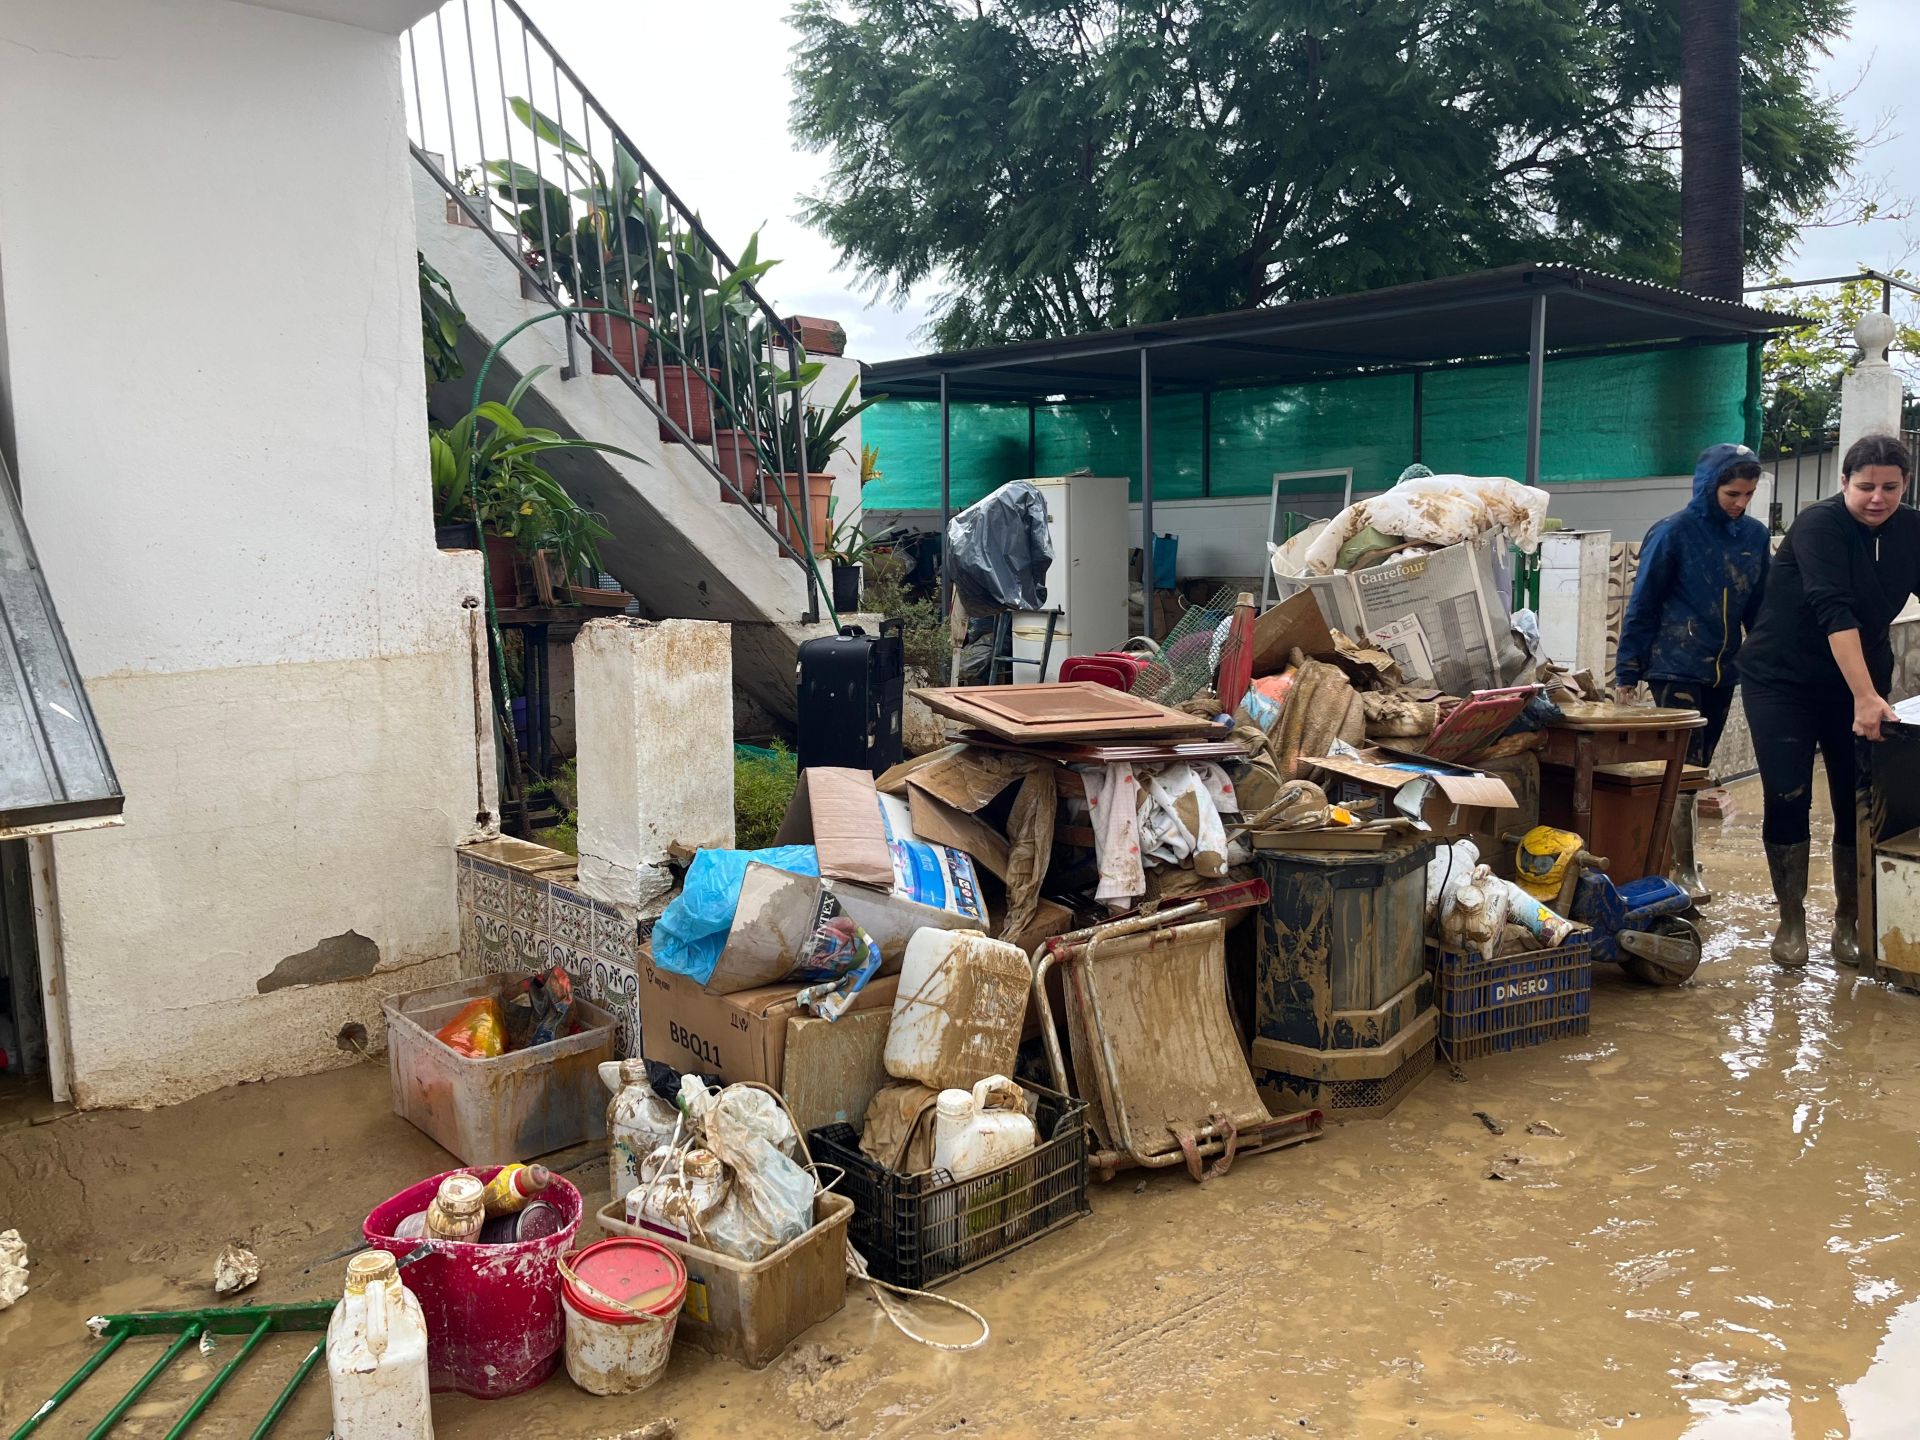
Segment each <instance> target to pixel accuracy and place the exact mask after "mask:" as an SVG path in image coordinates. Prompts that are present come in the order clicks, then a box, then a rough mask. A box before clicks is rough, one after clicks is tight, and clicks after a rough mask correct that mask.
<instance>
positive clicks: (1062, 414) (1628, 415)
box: [861, 341, 1748, 510]
mask: <svg viewBox="0 0 1920 1440" xmlns="http://www.w3.org/2000/svg"><path fill="white" fill-rule="evenodd" d="M1747 385H1748V350H1747V345H1746V343H1745V342H1744V341H1742V342H1740V343H1737V344H1717V345H1699V346H1689V347H1684V348H1677V349H1668V350H1648V351H1635V352H1623V353H1620V354H1615V355H1584V356H1569V357H1565V358H1562V359H1550V360H1549V361H1548V362H1547V370H1546V377H1545V382H1544V395H1543V400H1542V406H1541V440H1540V466H1541V474H1542V477H1543V479H1544V480H1545V482H1546V483H1547V484H1550V485H1551V484H1567V483H1578V482H1580V481H1585V480H1614V479H1625V478H1632V477H1636V476H1643V475H1684V474H1688V473H1690V472H1691V471H1692V469H1693V462H1694V457H1695V456H1697V455H1698V454H1699V453H1700V452H1701V451H1702V450H1704V449H1705V448H1706V447H1707V446H1709V445H1712V444H1716V443H1719V442H1720V441H1727V440H1732V441H1738V440H1741V439H1744V438H1745V436H1746V433H1747V413H1746V404H1747ZM1526 399H1527V367H1526V366H1525V365H1524V364H1503V365H1467V366H1460V367H1456V368H1453V369H1445V370H1433V371H1429V372H1428V373H1427V374H1426V376H1425V378H1424V380H1423V382H1422V405H1421V408H1422V426H1421V447H1420V458H1421V460H1422V461H1423V462H1424V463H1425V464H1427V465H1428V466H1430V467H1431V468H1433V469H1434V470H1435V471H1438V472H1441V473H1448V472H1452V473H1458V474H1467V475H1506V476H1510V477H1512V478H1514V479H1519V478H1521V477H1522V476H1523V475H1524V473H1525V470H1526V444H1527V421H1526ZM1202 407H1203V401H1202V398H1201V397H1200V396H1199V395H1197V394H1190V393H1189V394H1163V395H1156V396H1155V397H1154V402H1153V427H1154V433H1153V493H1154V498H1155V499H1156V500H1186V499H1193V498H1196V497H1198V496H1200V495H1201V494H1202V493H1203V492H1202V489H1201V482H1202V474H1203V466H1202V447H1203V445H1204V444H1205V439H1204V437H1205V436H1206V435H1207V434H1208V433H1209V432H1210V434H1211V444H1212V454H1211V456H1210V457H1209V459H1210V462H1211V463H1210V465H1208V466H1207V467H1206V473H1207V481H1208V488H1207V491H1206V492H1205V493H1208V494H1212V495H1217V496H1232V495H1265V494H1266V493H1268V490H1269V488H1270V487H1271V485H1272V483H1273V476H1274V475H1275V473H1276V472H1282V471H1293V470H1319V469H1339V468H1343V467H1345V466H1349V465H1350V466H1352V467H1353V472H1354V490H1355V492H1356V493H1362V492H1366V491H1370V490H1382V489H1385V488H1386V487H1387V486H1389V485H1391V484H1392V483H1393V481H1394V479H1395V477H1397V476H1398V475H1399V473H1400V471H1401V470H1402V469H1403V468H1405V467H1406V465H1408V464H1409V463H1410V462H1411V461H1412V460H1413V458H1414V447H1413V377H1412V376H1411V375H1405V374H1399V375H1355V376H1351V377H1346V378H1341V379H1335V380H1318V381H1311V382H1307V383H1303V384H1295V385H1275V386H1260V387H1248V388H1242V389H1233V390H1220V391H1217V392H1215V394H1214V395H1213V397H1212V401H1211V408H1212V416H1211V425H1210V427H1203V424H1202V421H1203V418H1204V417H1203V408H1202ZM949 420H950V436H951V438H950V466H951V473H952V504H953V508H954V509H956V510H958V509H960V508H962V507H963V506H966V505H970V504H972V503H973V502H974V501H975V500H978V499H979V498H980V497H981V496H982V495H985V494H986V493H987V492H988V491H990V490H992V489H993V488H995V487H996V486H998V485H1002V484H1004V483H1005V482H1006V481H1008V480H1017V479H1021V478H1023V477H1025V476H1030V475H1061V474H1065V473H1067V472H1069V471H1073V470H1080V469H1089V470H1091V471H1093V473H1094V474H1096V475H1127V476H1130V477H1133V478H1134V484H1133V485H1132V486H1131V487H1130V488H1131V492H1132V498H1133V499H1135V500H1138V499H1139V498H1140V494H1139V491H1140V486H1139V480H1138V476H1139V473H1140V464H1139V459H1140V408H1139V404H1138V402H1137V401H1135V400H1132V399H1125V400H1100V401H1075V402H1072V403H1068V404H1059V405H1043V406H1040V407H1038V408H1037V409H1036V410H1035V411H1034V412H1033V421H1032V436H1033V454H1032V456H1031V457H1029V455H1028V451H1027V444H1028V410H1027V407H1026V406H1025V405H1021V404H1011V403H992V404H979V403H956V404H954V405H952V406H950V411H949ZM862 421H863V432H862V437H861V438H862V440H863V442H864V443H866V444H868V445H875V446H878V447H879V451H880V468H881V470H882V472H883V475H884V478H882V479H880V480H878V481H875V482H874V483H873V484H872V485H870V486H869V487H868V488H867V491H866V496H865V501H866V504H867V506H868V508H869V509H875V510H932V509H938V508H939V505H940V407H939V404H938V403H937V402H935V401H931V400H885V401H882V402H881V403H880V404H878V405H875V406H874V407H873V408H872V409H871V410H869V411H867V413H866V414H865V416H863V417H862ZM1339 483H1340V482H1339V481H1338V480H1301V481H1294V482H1289V483H1288V484H1287V485H1286V487H1285V489H1286V490H1287V491H1288V492H1297V493H1302V494H1305V493H1313V492H1322V493H1324V492H1326V491H1329V490H1336V489H1337V488H1338V486H1339Z"/></svg>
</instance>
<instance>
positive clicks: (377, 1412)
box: [327, 1250, 433, 1440]
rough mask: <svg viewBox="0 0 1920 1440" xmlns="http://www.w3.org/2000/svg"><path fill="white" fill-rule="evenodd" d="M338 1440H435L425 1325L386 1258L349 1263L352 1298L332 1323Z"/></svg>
mask: <svg viewBox="0 0 1920 1440" xmlns="http://www.w3.org/2000/svg"><path fill="white" fill-rule="evenodd" d="M327 1379H328V1380H329V1382H331V1385H332V1388H333V1440H372V1437H374V1436H379V1437H381V1440H433V1397H432V1392H431V1390H430V1388H429V1386H428V1378H427V1321H426V1317H425V1316H424V1315H422V1314H421V1312H420V1302H419V1301H418V1300H417V1299H415V1298H414V1294H413V1292H412V1291H411V1290H409V1289H407V1287H406V1286H404V1285H402V1284H401V1283H400V1267H399V1266H398V1264H396V1263H395V1261H394V1258H393V1256H391V1255H389V1254H388V1253H387V1252H386V1251H384V1250H362V1251H361V1252H360V1253H359V1254H358V1255H356V1256H354V1257H353V1259H351V1260H349V1261H348V1262H347V1293H346V1294H345V1295H344V1296H343V1297H342V1298H341V1301H340V1303H339V1304H338V1305H336V1306H334V1307H333V1319H332V1320H330V1321H328V1322H327Z"/></svg>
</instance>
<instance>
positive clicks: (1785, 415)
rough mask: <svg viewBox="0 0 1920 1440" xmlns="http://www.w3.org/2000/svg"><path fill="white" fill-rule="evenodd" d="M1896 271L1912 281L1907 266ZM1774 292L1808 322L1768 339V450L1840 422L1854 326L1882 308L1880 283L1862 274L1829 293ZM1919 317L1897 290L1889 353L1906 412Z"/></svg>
mask: <svg viewBox="0 0 1920 1440" xmlns="http://www.w3.org/2000/svg"><path fill="white" fill-rule="evenodd" d="M1891 273H1892V274H1893V276H1894V278H1895V279H1898V280H1906V281H1908V282H1909V283H1911V282H1912V280H1913V277H1912V276H1911V275H1910V274H1908V273H1907V272H1906V271H1904V270H1895V271H1893V272H1891ZM1776 278H1778V277H1776ZM1775 297H1776V298H1775V303H1776V304H1777V305H1779V306H1780V308H1782V309H1791V310H1792V311H1793V313H1794V314H1796V315H1803V316H1805V317H1806V319H1807V321H1808V323H1807V324H1806V326H1805V327H1803V328H1801V329H1798V330H1785V331H1782V332H1780V333H1779V334H1778V335H1776V336H1774V338H1773V339H1771V340H1769V341H1768V342H1767V348H1766V352H1765V354H1764V355H1763V357H1762V359H1761V362H1760V364H1761V376H1762V380H1761V385H1762V388H1761V394H1762V397H1763V398H1764V399H1765V401H1766V411H1765V414H1764V416H1763V418H1762V419H1761V422H1760V434H1761V444H1762V448H1763V450H1764V451H1765V453H1767V454H1774V453H1777V452H1779V451H1782V450H1802V449H1805V448H1807V447H1808V446H1809V445H1819V444H1821V443H1823V442H1824V441H1825V439H1826V437H1827V436H1828V435H1829V433H1830V432H1832V431H1834V430H1836V429H1837V428H1838V427H1839V424H1840V382H1841V380H1842V379H1843V378H1844V377H1845V376H1846V373H1847V369H1848V367H1849V366H1851V365H1852V364H1853V362H1854V361H1855V360H1856V359H1858V358H1859V354H1860V347H1859V345H1858V344H1857V343H1856V342H1855V341H1854V338H1853V327H1854V326H1855V325H1856V324H1858V323H1859V320H1860V317H1861V316H1862V315H1864V314H1866V313H1867V312H1868V311H1869V310H1878V309H1879V308H1880V286H1879V283H1878V282H1877V281H1873V280H1868V279H1866V278H1864V277H1863V278H1861V279H1859V280H1849V281H1848V282H1847V283H1846V284H1844V285H1839V286H1835V287H1834V288H1833V289H1831V290H1818V289H1813V290H1782V291H1778V292H1775ZM1915 318H1920V316H1917V315H1916V306H1915V304H1914V302H1913V298H1912V297H1911V296H1908V295H1906V294H1905V293H1903V292H1901V291H1898V290H1896V291H1895V292H1894V321H1895V329H1894V338H1893V353H1892V356H1891V358H1892V360H1893V363H1894V366H1895V368H1897V369H1900V370H1901V371H1902V372H1903V376H1902V378H1903V379H1904V381H1905V383H1906V391H1907V395H1908V408H1909V410H1911V408H1912V404H1913V400H1912V396H1913V393H1914V389H1915V383H1914V382H1915V379H1916V378H1917V377H1916V376H1915V374H1914V371H1913V368H1912V367H1913V364H1914V357H1916V356H1920V328H1916V327H1915V326H1914V325H1913V324H1912V323H1911V321H1912V320H1914V319H1915Z"/></svg>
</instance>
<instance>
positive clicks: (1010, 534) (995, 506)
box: [947, 480, 1053, 615]
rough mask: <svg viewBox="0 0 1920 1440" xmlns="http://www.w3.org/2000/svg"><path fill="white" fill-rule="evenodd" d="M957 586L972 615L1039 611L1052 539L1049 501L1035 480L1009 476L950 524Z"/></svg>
mask: <svg viewBox="0 0 1920 1440" xmlns="http://www.w3.org/2000/svg"><path fill="white" fill-rule="evenodd" d="M947 555H948V557H949V560H950V563H951V564H952V566H953V583H954V588H955V589H957V590H958V591H959V592H960V599H961V600H962V601H963V602H964V603H965V605H966V607H967V610H968V612H969V613H970V614H974V615H990V614H997V613H998V612H1000V611H1002V610H1038V609H1039V608H1040V607H1041V606H1042V605H1044V604H1045V603H1046V596H1047V570H1048V569H1049V567H1051V566H1052V564H1053V541H1052V540H1051V539H1050V538H1049V537H1048V535H1047V502H1046V499H1045V497H1044V496H1042V495H1041V494H1040V489H1039V487H1038V486H1037V485H1035V484H1034V483H1033V482H1032V481H1031V480H1011V481H1009V482H1007V483H1006V484H1005V485H1002V486H1001V487H1000V488H999V489H998V490H995V491H993V492H992V493H991V494H989V495H987V496H986V497H985V498H984V499H981V500H977V501H975V502H974V503H973V504H971V505H969V506H968V507H967V508H966V509H964V510H962V511H961V512H960V513H959V514H958V515H955V516H954V517H953V518H952V519H951V520H949V521H948V522H947Z"/></svg>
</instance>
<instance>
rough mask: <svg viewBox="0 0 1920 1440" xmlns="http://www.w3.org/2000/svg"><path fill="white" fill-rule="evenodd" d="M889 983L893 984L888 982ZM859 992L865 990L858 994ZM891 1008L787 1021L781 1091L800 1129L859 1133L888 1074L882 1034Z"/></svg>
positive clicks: (888, 1025) (888, 1080) (890, 1022)
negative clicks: (826, 1127) (833, 1127)
mask: <svg viewBox="0 0 1920 1440" xmlns="http://www.w3.org/2000/svg"><path fill="white" fill-rule="evenodd" d="M887 983H888V985H890V986H891V985H893V984H895V983H896V982H895V981H892V980H890V981H888V982H887ZM863 993H864V992H863ZM892 1028H893V1009H892V1007H891V1006H889V1007H888V1008H886V1009H884V1010H850V1011H848V1012H847V1013H846V1014H845V1015H842V1016H841V1017H840V1018H839V1019H838V1020H821V1019H819V1018H817V1017H815V1016H809V1015H796V1016H794V1017H793V1018H792V1019H790V1020H789V1021H787V1058H786V1064H785V1066H784V1068H783V1071H782V1077H781V1081H780V1093H781V1094H782V1095H784V1096H786V1097H787V1109H788V1110H789V1111H791V1112H792V1114H793V1122H794V1124H796V1125H798V1126H799V1127H800V1128H801V1130H803V1131H810V1130H818V1129H819V1128H820V1127H821V1126H822V1125H851V1126H853V1128H854V1129H856V1130H858V1129H859V1128H860V1126H861V1122H862V1121H864V1120H865V1119H866V1117H867V1105H868V1103H869V1102H871V1101H872V1099H873V1096H874V1092H875V1091H876V1090H878V1089H879V1088H880V1087H881V1086H882V1085H891V1084H892V1083H893V1077H892V1076H891V1075H889V1074H887V1032H888V1031H889V1030H891V1029H892Z"/></svg>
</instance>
